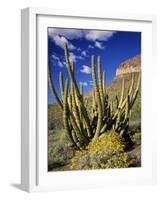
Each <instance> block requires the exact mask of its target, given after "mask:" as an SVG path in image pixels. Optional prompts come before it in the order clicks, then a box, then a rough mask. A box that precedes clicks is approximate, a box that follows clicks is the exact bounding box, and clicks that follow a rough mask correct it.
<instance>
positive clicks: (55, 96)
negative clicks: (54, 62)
mask: <svg viewBox="0 0 161 200" xmlns="http://www.w3.org/2000/svg"><path fill="white" fill-rule="evenodd" d="M48 80H49V86H50V90H51V92H52V94H53V96H54V98H55V100H56V102H57V103H58V105H59V107H60V108H61V110H63V104H62V102H61V101H60V99H59V97H58V95H57V92H56V89H55V87H54V84H53V81H52V77H51V71H50V64H48Z"/></svg>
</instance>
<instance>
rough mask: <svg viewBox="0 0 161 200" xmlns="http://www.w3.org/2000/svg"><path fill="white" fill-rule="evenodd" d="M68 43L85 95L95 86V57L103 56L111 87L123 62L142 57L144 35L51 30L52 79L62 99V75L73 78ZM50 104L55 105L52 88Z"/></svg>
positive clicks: (122, 32)
mask: <svg viewBox="0 0 161 200" xmlns="http://www.w3.org/2000/svg"><path fill="white" fill-rule="evenodd" d="M64 43H67V44H68V47H69V58H70V60H73V61H74V62H75V77H76V80H77V83H78V85H80V84H83V85H84V93H86V92H88V91H89V90H90V89H91V88H92V87H93V85H92V75H91V55H95V56H96V57H97V56H98V55H100V56H101V63H102V70H103V71H105V72H106V84H107V85H108V84H110V83H111V81H112V80H113V78H114V76H115V73H116V69H117V68H118V66H119V64H120V63H121V62H123V61H125V60H127V59H129V58H131V57H133V56H136V55H138V54H141V33H140V32H127V31H104V30H87V29H63V28H52V27H50V28H48V59H49V60H50V62H51V66H50V67H51V73H52V80H53V82H54V85H55V88H56V90H57V93H58V95H59V97H60V98H61V95H60V87H59V72H60V71H61V72H63V75H64V81H65V79H67V78H69V77H68V72H67V67H66V64H65V59H64V50H63V47H64ZM48 102H49V104H51V103H53V102H54V99H53V96H52V94H51V91H50V88H49V85H48Z"/></svg>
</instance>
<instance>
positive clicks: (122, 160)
mask: <svg viewBox="0 0 161 200" xmlns="http://www.w3.org/2000/svg"><path fill="white" fill-rule="evenodd" d="M141 37H142V35H141V32H135V31H126V30H122V31H120V30H119V31H117V30H98V29H83V28H81V29H78V28H77V29H76V28H66V27H48V28H47V40H48V48H47V51H48V52H46V54H47V56H48V63H46V68H47V69H48V90H47V91H48V92H47V94H46V95H47V98H48V105H46V106H47V107H48V109H47V110H48V131H47V134H48V141H47V143H48V145H47V146H48V147H47V148H48V150H47V152H48V163H47V166H48V172H57V171H59V172H60V171H71V170H99V169H100V170H101V169H102V170H105V169H115V168H134V167H141V143H142V140H141V40H142V38H141Z"/></svg>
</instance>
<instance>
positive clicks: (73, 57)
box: [69, 52, 83, 62]
mask: <svg viewBox="0 0 161 200" xmlns="http://www.w3.org/2000/svg"><path fill="white" fill-rule="evenodd" d="M77 59H80V60H82V59H83V58H82V56H77V55H75V54H74V53H73V52H69V61H70V62H73V61H74V62H76V61H77Z"/></svg>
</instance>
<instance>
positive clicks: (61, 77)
mask: <svg viewBox="0 0 161 200" xmlns="http://www.w3.org/2000/svg"><path fill="white" fill-rule="evenodd" d="M59 85H60V90H61V96H62V99H63V96H64V83H63V73H62V72H60V73H59Z"/></svg>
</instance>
